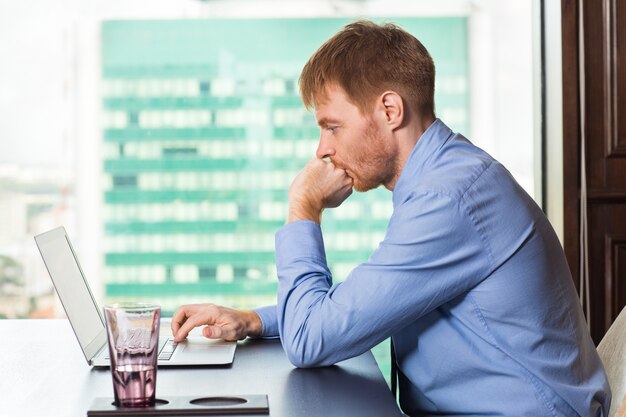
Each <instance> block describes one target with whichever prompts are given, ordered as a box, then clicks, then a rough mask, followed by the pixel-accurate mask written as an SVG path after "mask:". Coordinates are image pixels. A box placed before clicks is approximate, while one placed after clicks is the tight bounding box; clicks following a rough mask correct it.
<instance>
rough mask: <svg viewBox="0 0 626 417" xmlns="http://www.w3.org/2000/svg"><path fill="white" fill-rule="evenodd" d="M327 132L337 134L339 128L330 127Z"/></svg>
mask: <svg viewBox="0 0 626 417" xmlns="http://www.w3.org/2000/svg"><path fill="white" fill-rule="evenodd" d="M326 130H327V131H329V132H330V133H335V131H336V130H337V126H328V127H327V128H326Z"/></svg>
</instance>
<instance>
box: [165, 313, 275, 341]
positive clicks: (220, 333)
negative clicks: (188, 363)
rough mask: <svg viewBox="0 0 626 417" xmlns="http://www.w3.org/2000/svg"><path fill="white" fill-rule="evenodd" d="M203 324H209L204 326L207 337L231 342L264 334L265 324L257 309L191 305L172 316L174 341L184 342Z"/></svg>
mask: <svg viewBox="0 0 626 417" xmlns="http://www.w3.org/2000/svg"><path fill="white" fill-rule="evenodd" d="M203 325H206V327H205V328H204V329H202V334H203V335H204V337H207V338H209V339H224V340H228V341H235V340H241V339H245V338H246V337H248V336H261V331H262V327H263V324H262V323H261V319H260V318H259V316H258V315H257V314H256V313H255V312H254V311H250V310H234V309H232V308H227V307H221V306H216V305H214V304H187V305H184V306H181V307H180V308H179V309H178V310H177V311H176V313H174V316H173V317H172V334H173V335H174V341H175V342H177V343H178V342H182V341H183V340H185V338H186V337H187V335H188V334H189V332H190V331H191V330H192V329H194V328H195V327H198V326H203Z"/></svg>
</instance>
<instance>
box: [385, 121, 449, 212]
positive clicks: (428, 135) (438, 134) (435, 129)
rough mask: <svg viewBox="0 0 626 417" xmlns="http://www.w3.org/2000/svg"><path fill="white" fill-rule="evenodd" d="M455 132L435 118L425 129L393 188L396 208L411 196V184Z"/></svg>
mask: <svg viewBox="0 0 626 417" xmlns="http://www.w3.org/2000/svg"><path fill="white" fill-rule="evenodd" d="M453 134H454V133H453V132H452V130H451V129H450V128H449V127H448V126H446V124H445V123H444V122H442V121H441V120H440V119H435V121H434V122H433V123H431V125H430V126H428V128H427V129H426V131H424V133H423V134H422V136H420V138H419V139H418V141H417V143H416V144H415V147H414V148H413V151H412V152H411V155H409V159H407V161H406V164H404V167H403V168H402V172H401V173H400V177H399V178H398V182H397V183H396V186H395V188H394V190H393V207H394V209H395V208H396V207H397V206H398V205H400V204H402V203H403V202H404V201H405V200H406V199H407V198H408V197H409V195H410V193H411V191H412V190H413V187H412V186H411V185H412V184H414V183H415V178H416V177H418V176H419V175H420V174H421V173H422V172H423V171H424V169H425V168H426V167H427V166H428V164H429V160H430V159H431V157H432V156H433V154H435V152H437V150H438V149H439V148H441V146H443V144H444V143H445V142H446V141H447V140H448V139H449V138H450V137H452V135H453Z"/></svg>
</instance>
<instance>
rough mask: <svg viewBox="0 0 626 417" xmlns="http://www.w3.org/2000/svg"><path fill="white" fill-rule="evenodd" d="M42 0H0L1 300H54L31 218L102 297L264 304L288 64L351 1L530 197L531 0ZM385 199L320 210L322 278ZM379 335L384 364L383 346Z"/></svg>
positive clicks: (352, 254)
mask: <svg viewBox="0 0 626 417" xmlns="http://www.w3.org/2000/svg"><path fill="white" fill-rule="evenodd" d="M40 3H41V4H40V7H39V8H37V10H38V11H39V12H42V13H43V12H47V13H44V14H45V15H46V18H45V19H44V18H39V17H38V16H39V15H38V14H35V13H34V12H33V9H32V8H31V7H27V6H21V5H18V4H16V5H13V6H15V7H12V8H11V10H8V9H7V10H2V8H0V27H3V28H4V32H3V33H7V36H3V37H1V38H0V46H1V47H3V48H4V49H5V50H6V51H8V52H7V53H6V56H13V57H15V58H14V61H13V64H12V65H11V66H3V67H1V68H0V91H3V92H4V93H3V94H2V95H1V96H0V100H2V101H1V102H0V104H1V105H2V111H3V114H5V115H7V117H5V118H3V119H2V120H1V121H0V128H2V130H3V134H4V132H12V133H11V134H10V135H7V136H6V137H9V136H10V137H11V138H12V139H11V140H10V143H7V142H6V141H3V142H2V144H1V147H0V149H1V152H0V155H1V156H0V181H2V182H3V184H8V185H7V187H3V188H2V192H1V193H0V219H1V218H4V219H6V218H11V219H18V220H19V221H11V222H6V221H5V222H3V223H0V224H1V225H2V227H3V233H0V256H3V257H6V260H5V261H3V263H2V264H1V265H3V266H2V267H1V268H0V290H1V291H0V297H2V299H3V300H5V299H6V300H8V301H9V304H7V303H0V305H3V306H4V305H9V306H10V307H8V308H7V311H0V314H3V315H5V316H8V317H15V316H28V315H33V314H35V315H46V314H54V313H51V310H50V309H49V308H48V307H54V299H55V296H54V293H53V292H52V288H51V286H50V282H49V279H48V277H47V275H46V271H45V269H44V268H43V265H42V263H41V261H40V259H39V258H38V255H37V253H36V252H35V251H33V250H32V249H33V245H32V235H34V234H36V233H39V232H42V231H44V230H46V229H48V228H52V227H54V226H56V225H59V224H65V225H66V227H67V228H68V231H69V234H70V236H71V237H72V239H73V240H74V243H75V247H76V249H77V251H78V253H79V257H80V258H81V261H82V264H83V269H84V271H85V273H86V275H87V277H88V279H89V280H90V282H91V284H92V287H93V289H94V293H95V294H96V297H97V298H98V299H99V301H100V302H103V301H105V300H106V301H109V302H112V301H116V300H120V299H129V298H133V299H141V300H151V301H158V302H160V303H161V304H162V306H163V312H164V314H165V315H167V314H171V313H172V312H173V311H174V310H175V309H176V308H177V306H179V305H180V304H185V303H193V302H214V303H218V304H225V305H229V306H236V307H242V308H251V307H256V306H261V305H266V304H272V303H274V302H275V292H276V287H277V282H276V277H275V265H274V254H273V248H274V246H273V241H274V233H275V231H276V230H277V229H278V228H279V227H280V226H281V225H282V224H283V223H284V219H285V216H286V199H287V188H288V186H289V184H290V182H291V180H292V179H293V177H294V176H295V174H296V173H297V172H298V171H299V169H300V168H301V167H302V166H303V165H304V163H305V162H306V161H307V160H308V159H309V158H311V157H312V156H313V155H314V151H315V148H316V144H317V138H318V135H319V130H318V128H317V126H316V123H315V120H314V117H313V115H312V114H310V113H308V112H306V111H305V110H304V109H303V106H302V104H301V101H300V98H299V97H298V90H297V88H298V85H297V79H298V76H299V72H300V70H301V68H302V66H303V64H304V63H305V62H306V60H307V59H308V58H309V56H310V55H311V54H312V53H313V52H314V51H315V50H316V49H317V47H319V45H321V44H322V43H323V42H324V41H325V40H326V39H327V38H328V37H330V36H331V35H332V34H333V33H335V32H336V31H337V30H339V29H340V28H341V27H342V26H343V25H345V24H346V23H348V22H350V21H351V20H354V19H355V18H357V17H360V16H364V17H370V18H372V19H373V20H375V21H383V20H388V21H393V22H395V23H398V24H400V25H401V26H403V27H404V28H405V29H406V30H408V31H409V32H411V33H413V34H415V35H416V36H417V37H418V38H419V39H420V40H421V41H422V42H423V43H424V44H425V46H426V47H427V48H428V49H429V51H430V53H431V54H432V56H433V59H434V61H435V65H436V69H437V79H436V106H437V107H436V112H437V115H438V116H439V117H440V118H442V119H443V120H444V121H445V122H446V123H447V124H448V125H450V126H451V127H452V128H453V129H454V130H456V131H459V132H461V133H463V134H464V135H466V136H467V137H468V138H470V139H471V140H472V141H474V142H475V143H476V144H478V145H479V146H482V147H484V148H485V149H486V150H487V151H489V152H491V153H492V154H494V156H496V158H498V159H500V160H501V161H502V162H503V163H504V164H505V165H506V166H508V167H509V168H510V170H511V171H512V172H513V174H514V176H515V177H516V178H517V179H518V181H519V182H520V183H521V184H522V185H523V186H524V187H525V188H526V189H527V190H528V191H529V192H530V193H531V194H537V193H535V182H536V179H535V176H534V172H535V170H534V166H535V163H536V158H535V157H534V154H535V147H534V136H533V135H534V132H535V128H534V120H533V114H534V112H533V77H532V32H531V28H532V21H531V3H530V2H514V1H508V2H501V1H489V0H482V1H472V2H469V1H453V0H449V1H443V2H412V1H392V2H380V1H353V2H334V1H322V2H308V1H301V2H288V3H285V2H278V1H254V2H249V1H216V2H199V1H182V2H181V1H169V0H161V1H158V2H156V3H155V2H153V1H147V0H144V1H140V2H139V3H136V2H135V3H133V5H132V6H131V5H129V4H128V3H127V2H123V1H112V2H107V4H106V5H100V6H98V7H95V6H94V7H92V8H89V7H84V6H83V5H82V3H80V5H79V3H78V2H77V1H69V0H68V1H67V6H68V7H62V8H56V7H52V6H51V5H48V4H47V3H46V2H43V1H41V2H40ZM433 3H436V4H433ZM527 3H528V4H527ZM48 12H49V13H48ZM51 16H53V17H55V18H54V19H51V18H50V17H51ZM18 21H19V22H23V21H26V22H29V23H28V24H26V25H22V24H17V23H15V22H18ZM29 25H32V27H37V31H30V30H29V27H30V26H29ZM31 32H32V33H31ZM33 33H38V34H41V35H38V36H36V35H33ZM44 39H45V40H44ZM17 40H20V42H16V41H17ZM26 56H28V57H33V58H32V60H29V59H26V58H23V57H26ZM37 86H41V87H37ZM11 97H20V101H19V102H22V101H23V102H26V103H28V106H21V105H19V104H17V105H15V104H14V103H15V102H16V101H15V100H13V99H11ZM33 109H34V111H33ZM34 121H36V122H34ZM5 190H6V191H5ZM42 207H43V209H41V208H42ZM35 208H37V209H35ZM15 213H18V214H17V215H16V214H15ZM390 214H391V194H390V193H389V192H388V191H386V190H384V189H378V190H374V191H372V192H368V193H365V194H358V193H355V194H354V195H353V196H352V197H350V199H349V200H348V201H346V202H345V203H344V204H343V205H342V206H341V207H340V208H338V209H335V210H328V211H326V212H325V214H324V221H323V230H324V236H325V241H326V248H327V252H328V261H329V265H330V267H331V270H332V272H333V274H334V276H335V279H336V280H337V281H340V280H341V279H343V278H345V277H346V276H347V274H348V273H349V272H350V271H351V270H352V269H353V268H354V267H355V266H356V265H358V264H359V263H360V262H363V261H365V260H366V259H367V258H368V256H369V254H370V253H371V252H372V250H373V249H374V248H375V247H376V246H377V244H378V242H380V241H381V240H382V239H383V237H384V232H385V229H386V225H387V221H388V218H389V216H390ZM0 222H1V220H0ZM0 259H4V258H0ZM7 265H8V266H7ZM11 265H15V266H14V267H13V266H11ZM7 271H9V272H7ZM16 274H17V275H16ZM17 276H19V277H21V278H20V279H18V278H16V277H17ZM11 286H13V287H11ZM9 288H18V290H19V291H18V297H17V298H15V291H14V290H13V289H12V290H11V291H9ZM6 297H9V298H6ZM10 297H13V298H10ZM19 297H21V298H19ZM18 299H21V300H26V301H25V302H24V301H17V300H18ZM31 300H32V301H31ZM3 308H4V307H3ZM49 310H50V311H49ZM56 310H57V311H59V306H58V305H56ZM57 314H58V313H57ZM376 352H377V353H376V354H377V357H378V358H379V360H380V363H381V365H382V364H387V363H388V360H386V359H385V355H386V353H387V351H386V347H384V346H383V347H380V348H378V350H377V351H376ZM384 373H385V374H387V372H386V371H385V372H384Z"/></svg>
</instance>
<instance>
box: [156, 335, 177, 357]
mask: <svg viewBox="0 0 626 417" xmlns="http://www.w3.org/2000/svg"><path fill="white" fill-rule="evenodd" d="M174 349H176V343H174V339H167V340H166V341H165V344H164V345H163V348H162V349H161V350H160V351H159V360H160V361H169V360H170V358H171V357H172V354H173V353H174Z"/></svg>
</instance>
